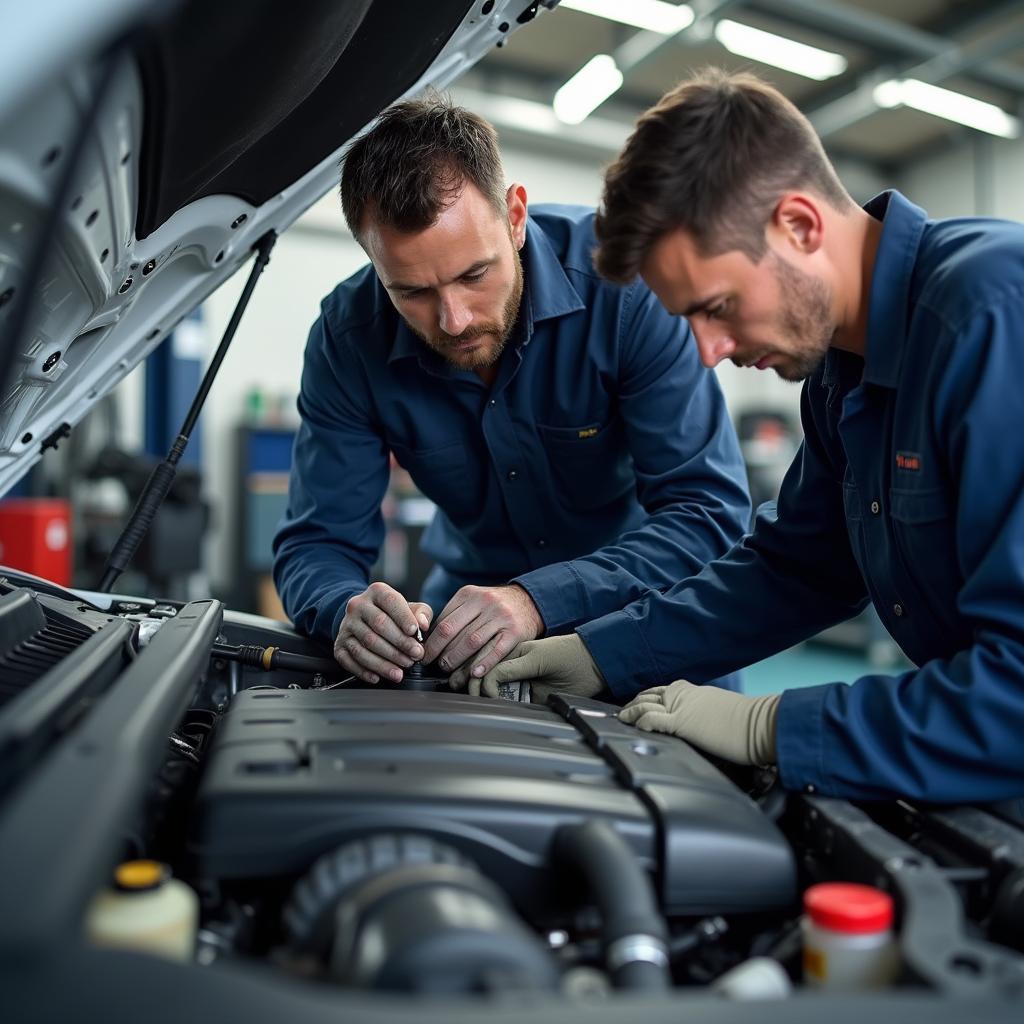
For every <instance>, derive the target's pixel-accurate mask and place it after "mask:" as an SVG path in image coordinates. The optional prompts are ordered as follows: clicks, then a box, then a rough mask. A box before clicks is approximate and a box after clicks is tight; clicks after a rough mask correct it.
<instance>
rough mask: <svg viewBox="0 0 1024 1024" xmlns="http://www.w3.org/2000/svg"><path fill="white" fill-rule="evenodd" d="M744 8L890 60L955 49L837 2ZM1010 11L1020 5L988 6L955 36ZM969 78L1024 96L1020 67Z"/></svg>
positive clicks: (758, 1)
mask: <svg viewBox="0 0 1024 1024" xmlns="http://www.w3.org/2000/svg"><path fill="white" fill-rule="evenodd" d="M749 6H751V7H752V8H755V9H757V10H758V11H760V12H761V13H762V14H766V15H769V16H771V17H774V18H782V19H784V20H787V21H790V22H792V23H793V24H796V25H802V26H803V27H804V28H810V29H817V30H819V31H822V32H826V33H828V34H829V35H833V36H838V37H839V38H840V39H847V40H849V41H850V42H854V43H861V44H862V45H864V46H869V47H872V48H874V49H876V50H882V51H883V52H886V53H892V54H893V55H894V57H896V56H900V55H902V56H903V57H904V58H911V59H913V60H915V61H929V60H931V59H932V58H935V57H942V56H944V55H946V54H948V53H949V51H950V49H954V50H955V49H956V48H957V47H956V45H955V44H952V46H951V44H950V41H949V39H948V38H945V37H943V36H941V35H936V34H934V33H932V32H928V31H926V30H925V29H921V28H917V27H916V26H914V25H908V24H906V23H905V22H902V21H896V20H895V19H894V18H887V17H885V16H884V15H881V14H872V13H870V12H868V11H862V10H855V9H854V8H851V7H844V6H843V5H842V4H838V3H820V2H819V0H751V2H750V4H749ZM1014 9H1016V10H1018V11H1019V9H1020V5H1019V4H1013V3H1002V4H999V5H998V6H997V7H995V8H993V7H988V8H986V9H985V10H984V13H983V14H982V16H981V17H980V18H976V19H972V20H971V21H969V22H966V23H965V24H963V25H962V26H961V30H960V33H959V34H960V35H963V34H964V33H965V32H967V31H970V30H971V26H972V25H975V24H979V25H980V24H983V23H984V22H987V21H988V20H989V19H991V18H992V17H994V16H996V15H999V14H1002V15H1003V16H1005V15H1006V13H1007V12H1012V11H1014ZM970 75H971V77H972V78H976V79H977V80H978V81H979V82H987V83H988V84H989V85H994V86H997V87H998V88H1000V89H1007V90H1009V91H1011V92H1014V93H1017V94H1018V95H1020V96H1024V69H1022V68H1020V67H1017V66H1015V65H1013V64H1010V63H1007V62H1005V61H992V62H991V63H990V64H987V65H985V66H984V67H981V66H974V67H972V68H971V69H970Z"/></svg>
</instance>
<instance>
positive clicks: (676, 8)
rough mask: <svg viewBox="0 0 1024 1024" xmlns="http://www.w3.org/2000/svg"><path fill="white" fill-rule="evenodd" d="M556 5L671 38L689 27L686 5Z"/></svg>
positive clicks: (609, 1) (611, 1) (614, 1)
mask: <svg viewBox="0 0 1024 1024" xmlns="http://www.w3.org/2000/svg"><path fill="white" fill-rule="evenodd" d="M558 6H559V7H560V8H565V9H566V10H570V11H582V12H583V13H584V14H593V15H594V16H595V17H597V18H607V19H608V20H609V21H617V22H619V23H620V24H621V25H632V26H633V27H634V28H645V29H648V30H649V31H651V32H660V33H661V34H662V35H665V36H674V35H675V34H676V33H677V32H682V31H683V29H684V28H688V27H689V26H690V25H692V24H693V10H692V8H691V7H690V6H689V4H670V3H666V2H665V0H562V2H561V3H560V4H559V5H558Z"/></svg>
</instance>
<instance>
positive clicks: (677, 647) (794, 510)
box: [577, 383, 867, 700]
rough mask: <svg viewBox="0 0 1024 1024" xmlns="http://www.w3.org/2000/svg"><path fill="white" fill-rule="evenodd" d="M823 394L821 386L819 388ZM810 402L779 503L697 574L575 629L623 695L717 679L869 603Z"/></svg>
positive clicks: (819, 418)
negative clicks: (678, 681) (678, 682)
mask: <svg viewBox="0 0 1024 1024" xmlns="http://www.w3.org/2000/svg"><path fill="white" fill-rule="evenodd" d="M814 386H815V387H816V388H818V389H821V387H822V385H821V384H820V383H817V384H815V385H814ZM809 388H810V385H807V386H805V388H804V391H803V394H802V397H801V417H802V420H803V427H804V441H803V443H802V445H801V447H800V450H799V451H798V453H797V456H796V458H795V459H794V461H793V464H792V465H791V466H790V468H789V470H788V472H787V473H786V477H785V479H784V480H783V483H782V488H781V491H780V494H779V499H778V502H777V504H776V503H774V502H769V503H767V504H765V505H762V506H761V507H760V508H759V509H758V513H757V518H756V520H755V523H754V529H753V531H752V532H751V533H750V534H749V535H748V536H746V537H744V538H743V539H742V540H741V541H740V542H739V543H737V544H736V545H734V546H733V547H732V549H731V550H730V551H729V552H727V553H726V554H725V555H724V556H723V557H721V558H719V559H717V560H716V561H714V562H711V563H710V564H709V565H708V566H706V567H705V568H704V569H703V570H702V571H701V572H700V573H699V574H698V575H696V576H693V577H692V578H690V579H686V580H683V581H682V582H681V583H679V584H677V585H676V586H674V587H672V588H671V589H669V590H667V591H665V592H664V593H652V594H648V595H647V596H645V597H644V598H642V599H641V600H639V601H635V602H633V603H632V604H630V605H628V606H627V607H625V608H623V609H622V610H621V611H619V612H615V613H613V614H610V615H606V616H603V617H602V618H600V619H597V620H596V621H594V622H591V623H588V624H586V625H584V626H581V627H580V628H579V629H578V630H577V632H578V633H579V634H580V636H581V637H582V638H583V641H584V643H585V644H586V645H587V648H588V650H589V651H590V653H591V655H592V656H593V658H594V659H595V661H596V662H597V664H598V667H599V668H600V669H601V672H602V674H603V675H604V677H605V679H606V680H607V681H608V684H609V686H610V688H611V689H612V691H613V692H614V693H615V695H616V697H617V698H620V699H623V700H625V699H627V698H629V697H632V696H633V695H634V694H636V693H638V692H639V691H640V690H643V689H646V688H647V687H649V686H658V685H662V684H664V683H668V682H670V681H672V680H674V679H679V678H686V679H690V680H692V681H694V682H707V681H708V680H711V679H715V678H717V677H719V676H722V675H725V674H726V673H728V672H733V671H735V670H736V669H739V668H743V667H744V666H746V665H749V664H752V663H753V662H755V661H759V660H760V659H762V658H765V657H768V656H769V655H771V654H774V653H776V652H777V651H780V650H784V649H785V648H787V647H790V646H792V645H793V644H795V643H798V642H799V641H800V640H804V639H806V638H807V637H809V636H813V635H814V634H816V633H818V632H820V631H821V630H822V629H824V628H826V627H827V626H830V625H833V624H834V623H836V622H839V621H842V620H843V619H846V618H849V617H850V616H852V615H854V614H856V613H857V612H858V611H860V610H861V609H862V608H863V607H864V606H865V605H866V603H867V591H866V588H865V586H864V581H863V578H862V577H861V574H860V570H859V568H858V567H857V563H856V561H855V559H854V557H853V552H852V550H851V548H850V541H849V536H848V534H847V531H846V521H845V517H844V514H843V490H842V480H841V475H840V474H841V470H840V469H839V468H838V467H837V466H836V465H835V463H834V461H833V460H832V459H831V457H830V455H829V450H828V446H827V445H826V444H825V443H824V441H823V432H824V431H825V430H826V429H827V426H826V417H825V410H824V404H825V403H824V400H823V399H821V400H820V401H816V402H814V403H813V404H812V402H811V400H810V397H809V394H810V391H809Z"/></svg>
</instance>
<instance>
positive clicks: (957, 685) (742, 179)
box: [484, 71, 1024, 802]
mask: <svg viewBox="0 0 1024 1024" xmlns="http://www.w3.org/2000/svg"><path fill="white" fill-rule="evenodd" d="M597 233H598V237H599V239H600V247H599V249H598V251H597V255H596V262H597V266H598V267H599V269H600V270H601V272H602V273H603V274H604V275H605V276H606V277H608V278H610V279H612V280H617V281H625V280H629V279H631V278H632V277H633V276H634V275H635V274H636V273H639V274H640V275H641V276H642V277H643V279H644V280H645V281H646V282H647V283H648V284H649V285H650V286H651V288H652V289H653V290H654V292H655V293H656V294H657V295H658V297H659V298H660V299H661V301H662V302H663V303H664V304H665V306H666V308H667V309H668V310H670V311H671V312H674V313H677V314H680V315H684V316H687V317H690V318H691V324H692V326H693V330H694V332H695V334H696V337H697V343H698V345H699V347H700V352H701V357H702V359H703V361H704V363H705V365H707V366H714V365H716V364H717V363H719V362H720V361H721V360H723V359H732V360H733V362H735V363H738V364H740V365H746V366H750V365H755V366H757V367H758V368H759V369H762V370H763V369H768V368H771V369H774V370H775V372H776V373H778V374H779V375H780V376H781V377H784V378H786V379H787V380H803V381H804V385H803V390H802V394H801V414H802V420H803V428H804V433H805V440H804V442H803V445H802V447H801V449H800V451H799V453H798V454H797V457H796V459H795V461H794V463H793V465H792V466H791V467H790V469H789V472H788V474H787V476H786V478H785V481H784V483H783V485H782V489H781V493H780V496H779V499H778V503H777V508H776V507H775V506H773V505H772V506H765V507H762V508H761V509H760V510H759V511H758V515H757V518H756V521H755V526H754V528H753V531H752V533H751V534H750V535H749V536H747V537H745V538H744V539H743V540H742V541H741V542H740V543H738V544H737V545H736V546H735V547H733V548H732V550H731V551H729V553H728V554H726V555H725V556H723V557H722V558H720V559H718V560H716V561H714V562H712V563H711V564H709V565H708V566H706V567H705V568H704V569H703V570H702V571H701V572H700V573H699V574H698V575H696V576H695V577H693V578H690V579H687V580H684V581H682V582H681V583H679V584H678V585H677V586H675V587H673V588H671V589H669V590H668V591H666V592H664V593H657V594H652V595H649V596H647V597H646V598H643V599H641V600H639V601H637V602H634V603H632V604H630V605H628V606H626V607H625V608H624V609H622V610H621V611H618V612H615V613H613V614H611V615H608V616H605V617H603V618H600V619H597V620H596V621H594V622H591V623H589V624H587V625H584V626H582V627H580V628H579V629H578V630H577V631H576V632H575V633H574V634H573V635H571V636H567V637H558V638H554V639H548V640H538V641H535V642H534V643H532V644H531V643H525V644H523V645H522V646H521V647H520V648H519V649H517V651H516V652H515V657H514V660H509V661H506V662H504V663H503V664H501V665H499V666H498V667H497V668H496V669H495V670H494V671H493V672H491V673H490V674H489V675H488V676H487V678H486V679H485V680H484V690H485V692H488V693H491V694H492V695H493V692H494V687H495V685H496V683H497V682H499V681H502V680H509V679H522V678H530V679H534V680H536V682H535V685H534V691H535V692H536V693H538V694H543V693H545V692H547V691H549V690H552V689H556V690H558V689H560V690H567V691H570V692H576V693H584V694H591V693H593V692H595V691H596V690H597V689H598V687H599V686H603V685H605V681H607V684H608V685H609V686H610V687H611V689H612V691H613V692H614V694H615V695H616V697H617V698H619V699H620V700H628V699H629V698H630V697H633V696H634V695H636V694H637V693H638V691H643V692H640V693H639V695H638V696H635V699H634V700H633V701H632V702H631V703H630V704H628V705H627V706H626V707H625V708H624V709H623V710H622V712H620V717H621V718H622V719H623V720H624V721H626V722H630V723H633V724H635V725H637V726H639V727H640V728H641V729H647V730H653V731H659V732H665V733H670V734H675V735H678V736H680V737H681V738H683V739H686V740H688V741H690V742H692V743H693V744H695V745H697V746H700V747H702V748H704V749H705V750H707V751H710V752H712V753H715V754H718V755H720V756H722V757H724V758H726V759H729V760H732V761H736V762H742V763H757V764H769V763H777V765H778V768H779V773H780V777H781V780H782V783H783V785H784V786H786V787H787V788H790V789H799V788H806V789H807V790H816V791H818V792H821V793H824V794H828V795H834V796H840V797H847V798H865V799H871V798H885V797H898V796H907V797H917V798H923V799H928V800H934V801H956V802H963V801H978V800H986V801H987V800H1003V799H1012V798H1019V797H1021V796H1022V795H1024V744H1022V743H1021V735H1022V734H1024V430H1022V429H1021V425H1022V424H1024V397H1022V396H1024V389H1022V388H1021V381H1022V380H1024V227H1022V226H1021V225H1018V224H1012V223H1008V222H1001V221H996V220H985V219H976V218H964V219H957V220H944V221H933V220H929V219H928V218H927V216H926V214H925V213H924V211H923V210H921V209H919V208H918V207H916V206H914V205H913V204H912V203H910V202H909V201H908V200H907V199H905V198H904V197H903V196H902V195H900V194H899V193H898V192H885V193H883V194H881V195H879V196H877V197H876V198H875V199H872V200H871V201H870V202H869V203H867V205H866V206H864V207H863V208H861V207H858V206H857V205H855V204H854V203H853V201H852V200H851V199H850V197H849V196H848V194H847V192H846V190H845V189H844V188H843V186H842V185H841V184H840V182H839V180H838V178H837V177H836V174H835V171H834V170H833V168H832V167H831V165H830V164H829V162H828V160H827V158H826V156H825V154H824V151H823V150H822V147H821V144H820V142H819V140H818V138H817V137H816V136H815V134H814V131H813V129H812V127H811V125H810V124H809V123H808V121H807V120H806V119H805V118H804V117H803V116H802V115H801V114H800V113H799V112H798V111H797V110H796V108H795V107H793V106H792V105H791V104H790V103H789V102H788V101H787V100H786V99H785V98H784V97H782V96H781V95H780V94H779V93H778V92H776V91H775V90H774V89H772V88H771V87H769V86H767V85H766V84H764V83H762V82H760V81H759V80H757V79H755V78H753V77H751V76H747V75H735V76H731V75H727V74H725V73H721V72H714V71H712V72H707V73H704V74H702V75H700V76H697V77H695V78H694V79H693V80H691V81H688V82H685V83H683V84H682V85H680V86H678V87H677V88H676V89H674V90H673V91H671V92H670V93H668V94H667V95H666V96H665V97H664V98H663V99H662V100H661V102H660V103H658V104H657V105H656V106H655V107H654V108H652V109H651V110H650V111H648V112H647V113H646V114H645V115H644V116H643V117H642V118H641V119H640V121H639V123H638V126H637V128H636V130H635V132H634V134H633V135H632V136H631V138H630V139H629V141H628V142H627V144H626V147H625V149H624V151H623V153H622V154H621V155H620V157H619V158H618V160H617V161H616V162H615V163H614V164H613V165H612V167H611V168H610V169H609V171H608V173H607V178H606V182H605V190H604V197H603V206H602V209H601V212H600V213H599V217H598V222H597ZM869 601H871V602H872V603H873V604H874V606H875V608H876V609H877V611H878V614H879V616H880V617H881V619H882V622H883V623H884V624H885V626H886V627H887V629H888V630H889V632H890V633H891V634H892V636H893V638H894V639H895V640H896V642H897V643H898V644H899V645H900V647H901V648H902V649H903V651H904V652H905V653H906V654H907V655H908V657H909V658H910V659H911V661H912V662H913V663H914V665H915V667H914V668H912V669H910V670H908V671H906V672H902V673H900V674H898V675H893V676H885V675H868V676H865V677H863V678H861V679H858V680H856V681H855V682H854V683H852V684H850V685H847V684H845V683H826V684H825V685H822V686H817V687H811V688H807V689H794V690H787V691H785V692H783V693H782V694H781V696H780V695H773V696H770V697H759V698H756V699H751V698H747V697H743V696H741V695H739V694H730V693H724V692H722V691H716V690H715V689H714V688H712V687H696V686H693V685H691V683H690V682H687V681H685V679H680V680H678V681H676V682H672V683H671V684H670V685H653V686H652V684H665V683H669V681H671V680H673V679H677V677H686V678H688V679H694V680H700V679H705V678H708V677H711V676H714V675H717V674H719V673H722V672H727V671H730V670H732V669H735V668H738V667H739V666H741V665H746V664H750V663H751V662H754V661H756V660H758V659H761V658H764V657H766V656H768V655H770V654H772V653H774V652H776V651H779V650H782V649H783V648H786V647H789V646H790V645H791V644H794V643H796V642H798V641H800V640H803V639H805V638H807V637H809V636H812V635H813V634H815V633H817V632H818V631H820V630H821V629H823V628H825V627H827V626H829V625H832V624H833V623H836V622H838V621H840V620H842V619H845V618H848V617H850V616H852V615H854V614H855V613H857V612H858V611H860V610H861V609H862V608H863V607H864V606H865V605H866V604H867V603H868V602H869ZM645 687H649V689H645Z"/></svg>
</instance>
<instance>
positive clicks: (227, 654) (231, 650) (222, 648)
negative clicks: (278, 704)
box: [211, 643, 341, 676]
mask: <svg viewBox="0 0 1024 1024" xmlns="http://www.w3.org/2000/svg"><path fill="white" fill-rule="evenodd" d="M211 653H212V654H213V656H214V657H215V658H224V659H225V660H226V661H237V662H240V663H241V664H243V665H248V666H249V667H250V668H258V669H261V670H262V671H264V672H270V671H271V670H272V669H287V670H288V671H290V672H303V673H307V674H309V675H315V674H316V673H317V672H320V673H322V674H324V675H331V676H337V675H340V674H341V666H340V665H339V664H338V663H337V662H336V661H335V660H334V659H333V658H314V657H311V656H309V655H307V654H292V653H291V652H290V651H282V650H281V648H280V647H261V646H260V645H259V644H239V645H238V646H234V645H232V644H220V643H217V644H214V645H213V650H212V652H211Z"/></svg>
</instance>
